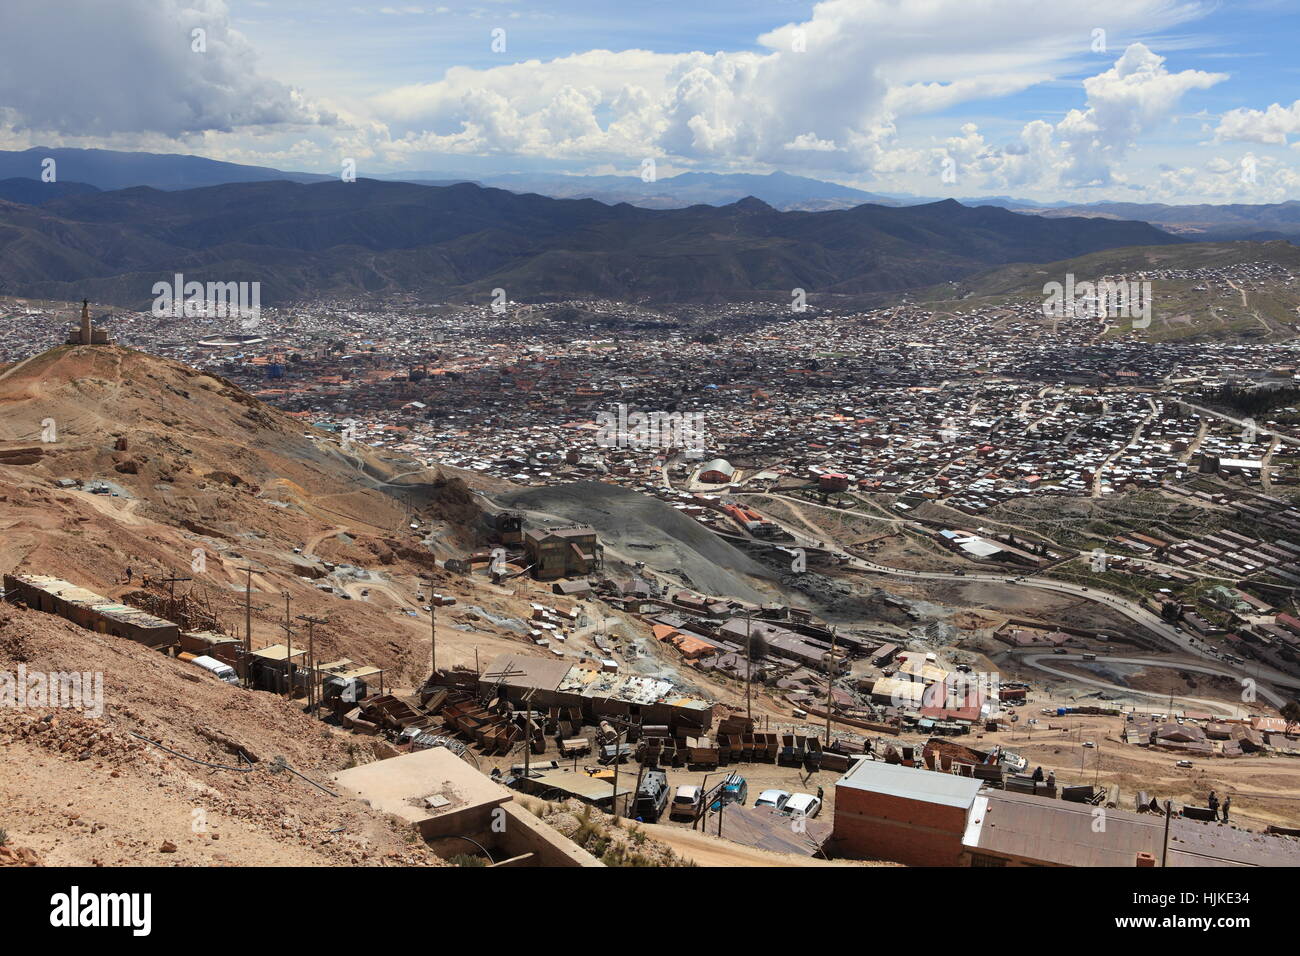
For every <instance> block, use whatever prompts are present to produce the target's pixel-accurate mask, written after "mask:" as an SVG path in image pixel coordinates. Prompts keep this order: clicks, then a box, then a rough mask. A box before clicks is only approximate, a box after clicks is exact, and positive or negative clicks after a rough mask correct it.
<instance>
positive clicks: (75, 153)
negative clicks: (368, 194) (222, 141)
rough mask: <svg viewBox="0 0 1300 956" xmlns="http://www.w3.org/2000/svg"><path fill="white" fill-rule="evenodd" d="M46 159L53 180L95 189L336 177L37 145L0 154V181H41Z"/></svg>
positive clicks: (188, 186) (178, 157)
mask: <svg viewBox="0 0 1300 956" xmlns="http://www.w3.org/2000/svg"><path fill="white" fill-rule="evenodd" d="M47 158H49V159H53V160H54V162H55V171H56V176H57V180H58V181H63V180H67V181H69V182H77V183H88V184H90V185H92V186H95V187H96V188H98V189H126V188H128V187H131V186H152V187H153V188H155V189H194V188H196V187H199V186H216V185H220V184H222V183H250V182H263V181H266V180H273V179H283V180H289V181H291V182H298V183H315V182H322V181H325V180H329V179H333V178H337V177H331V176H323V175H320V174H317V173H289V172H284V171H283V170H279V169H272V168H270V167H269V166H242V165H240V164H238V163H225V162H221V161H220V160H216V159H204V158H203V157H202V156H185V155H181V154H178V153H127V152H120V151H118V150H112V149H65V148H58V149H54V148H51V147H48V146H36V147H34V148H32V149H26V150H22V151H11V150H0V179H8V178H15V177H17V178H24V179H40V176H41V170H42V166H41V164H42V162H43V161H44V160H45V159H47Z"/></svg>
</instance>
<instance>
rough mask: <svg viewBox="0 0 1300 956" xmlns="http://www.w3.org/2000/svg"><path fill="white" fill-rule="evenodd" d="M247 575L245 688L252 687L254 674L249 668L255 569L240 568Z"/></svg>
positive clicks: (251, 647) (245, 599)
mask: <svg viewBox="0 0 1300 956" xmlns="http://www.w3.org/2000/svg"><path fill="white" fill-rule="evenodd" d="M238 570H240V571H243V572H244V573H245V574H246V575H247V579H246V580H245V582H244V661H243V663H244V666H243V671H244V687H245V688H248V687H250V686H252V672H251V669H250V668H249V666H248V662H249V657H250V656H251V655H252V653H253V569H252V568H251V567H249V568H239V569H238Z"/></svg>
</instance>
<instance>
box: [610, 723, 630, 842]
mask: <svg viewBox="0 0 1300 956" xmlns="http://www.w3.org/2000/svg"><path fill="white" fill-rule="evenodd" d="M626 734H627V731H626V730H620V731H619V732H618V733H616V734H615V735H614V800H613V805H612V806H611V809H612V810H613V811H614V819H615V820H617V819H618V818H619V812H618V764H619V757H621V756H623V754H622V751H621V745H620V743H619V740H620V738H622V737H623V736H624V735H626Z"/></svg>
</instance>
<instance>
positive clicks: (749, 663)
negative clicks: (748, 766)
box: [745, 611, 754, 730]
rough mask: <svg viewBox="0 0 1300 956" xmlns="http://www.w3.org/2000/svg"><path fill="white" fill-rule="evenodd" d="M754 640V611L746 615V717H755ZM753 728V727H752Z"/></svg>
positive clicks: (747, 718) (748, 718) (751, 718)
mask: <svg viewBox="0 0 1300 956" xmlns="http://www.w3.org/2000/svg"><path fill="white" fill-rule="evenodd" d="M753 640H754V612H753V611H750V612H749V614H747V615H746V616H745V719H746V720H750V721H752V720H753V719H754V707H753V704H752V703H750V697H749V682H750V681H751V680H753V677H754V654H753V651H752V650H751V648H752V647H753ZM750 729H751V730H752V729H753V728H752V727H751V728H750Z"/></svg>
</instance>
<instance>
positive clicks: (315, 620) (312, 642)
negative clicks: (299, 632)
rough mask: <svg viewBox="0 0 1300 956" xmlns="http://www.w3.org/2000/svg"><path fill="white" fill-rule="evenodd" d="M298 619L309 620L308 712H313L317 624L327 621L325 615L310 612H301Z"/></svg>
mask: <svg viewBox="0 0 1300 956" xmlns="http://www.w3.org/2000/svg"><path fill="white" fill-rule="evenodd" d="M298 620H300V621H306V622H307V671H308V678H307V713H311V712H312V711H313V710H314V709H315V706H316V634H315V626H316V625H317V624H324V623H326V619H325V618H323V617H312V616H311V615H310V614H299V615H298Z"/></svg>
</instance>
